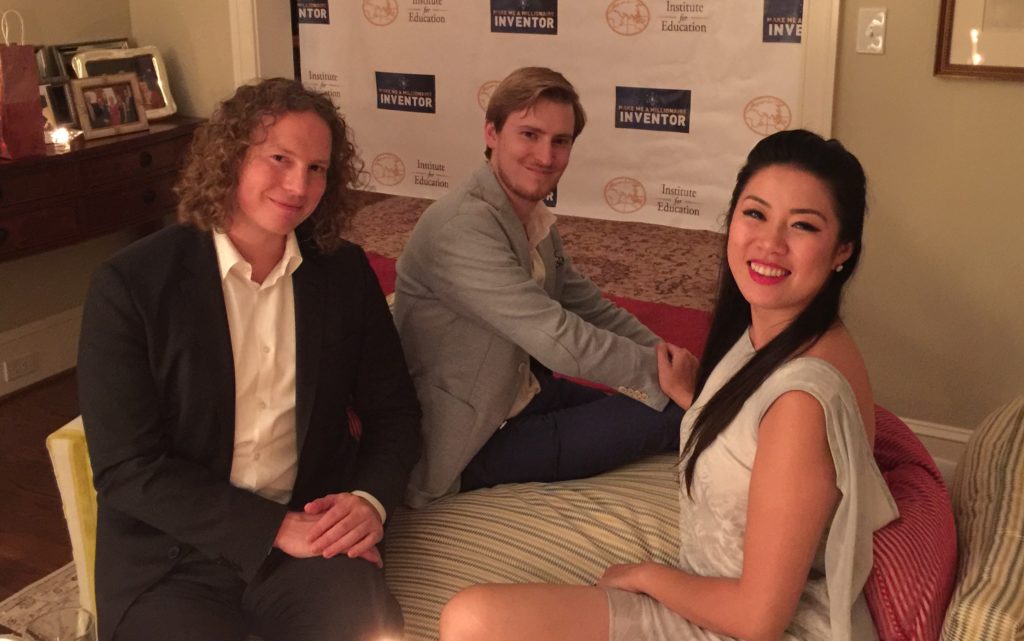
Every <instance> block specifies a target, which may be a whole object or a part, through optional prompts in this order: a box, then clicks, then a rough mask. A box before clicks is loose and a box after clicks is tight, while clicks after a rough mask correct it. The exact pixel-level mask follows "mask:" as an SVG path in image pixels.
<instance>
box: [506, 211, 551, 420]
mask: <svg viewBox="0 0 1024 641" xmlns="http://www.w3.org/2000/svg"><path fill="white" fill-rule="evenodd" d="M554 224H555V212H553V211H551V210H550V209H548V207H547V205H545V204H544V203H543V202H539V203H537V206H536V207H534V208H533V209H532V210H530V214H529V215H528V216H527V217H526V220H524V221H523V227H524V228H525V229H526V242H528V243H529V244H530V262H531V263H532V265H531V269H530V275H531V276H532V277H533V280H534V281H535V282H536V283H537V284H538V285H540V286H541V287H543V286H544V279H545V278H547V270H545V269H544V260H543V259H542V258H541V257H540V252H539V251H537V245H540V242H541V241H542V240H544V239H545V238H547V237H548V234H550V233H551V226H552V225H554ZM520 376H521V378H520V384H519V392H518V393H516V399H515V401H513V403H512V408H511V409H510V410H509V413H508V418H513V417H516V416H519V413H520V412H522V411H523V410H524V409H526V406H527V405H529V404H530V401H532V400H533V397H534V396H536V395H537V394H538V393H539V392H540V383H539V382H537V377H536V376H534V375H533V372H532V371H530V367H529V366H528V365H521V366H520ZM502 427H505V423H502V424H501V426H500V427H499V428H498V429H501V428H502Z"/></svg>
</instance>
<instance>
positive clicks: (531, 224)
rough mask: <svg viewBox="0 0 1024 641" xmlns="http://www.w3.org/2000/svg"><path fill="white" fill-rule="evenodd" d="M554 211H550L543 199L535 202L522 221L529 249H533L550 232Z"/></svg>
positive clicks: (553, 220) (553, 222)
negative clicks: (535, 204)
mask: <svg viewBox="0 0 1024 641" xmlns="http://www.w3.org/2000/svg"><path fill="white" fill-rule="evenodd" d="M555 218H556V216H555V212H553V211H551V210H550V209H549V208H548V206H547V205H545V204H544V202H543V201H541V202H539V203H537V206H536V207H534V208H533V209H532V210H531V211H530V213H529V214H528V215H527V216H526V220H525V221H524V222H523V227H525V228H526V240H527V242H529V243H530V249H535V248H536V247H537V245H539V244H540V243H541V241H542V240H544V239H545V238H547V237H548V234H550V233H551V226H552V225H554V224H555Z"/></svg>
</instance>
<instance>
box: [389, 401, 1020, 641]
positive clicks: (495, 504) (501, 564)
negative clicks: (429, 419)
mask: <svg viewBox="0 0 1024 641" xmlns="http://www.w3.org/2000/svg"><path fill="white" fill-rule="evenodd" d="M876 425H877V434H878V438H877V440H876V447H875V456H876V460H878V462H879V467H880V468H881V469H882V472H883V475H884V476H885V478H886V482H887V483H888V484H889V486H890V489H891V490H892V493H893V496H894V498H895V499H896V502H897V505H898V506H899V507H900V511H901V514H902V515H903V516H902V518H901V519H899V520H897V521H895V522H894V523H892V524H890V525H889V526H887V527H886V528H883V529H882V530H880V531H879V532H878V533H876V535H875V563H874V566H873V570H872V574H871V576H870V577H869V579H868V585H867V586H866V587H865V596H866V597H867V600H868V606H869V608H870V609H871V612H872V615H873V616H874V618H875V621H876V623H877V625H878V628H879V632H880V638H881V639H882V641H936V640H937V639H938V636H939V631H940V629H941V627H942V621H943V615H944V613H945V609H946V604H947V603H948V601H949V597H950V593H951V592H952V590H953V578H954V576H953V575H954V572H955V569H956V568H955V564H956V542H955V534H954V525H953V516H952V512H951V509H950V505H949V497H948V495H947V493H946V490H945V486H944V485H943V484H942V478H941V475H940V474H939V472H938V470H937V469H935V466H934V463H933V462H932V460H931V457H930V456H929V455H928V453H927V451H926V450H925V449H924V446H923V445H921V443H920V441H919V440H918V439H917V438H916V437H915V436H914V434H913V433H912V432H911V431H910V429H909V428H908V427H907V426H906V425H905V424H904V423H903V422H902V421H900V420H899V419H898V418H897V417H896V416H895V415H893V414H892V413H890V412H888V411H886V410H885V409H883V408H877V409H876ZM675 463H676V459H675V456H674V455H662V456H657V457H652V458H649V459H646V460H643V461H640V462H637V463H634V464H632V465H629V466H626V467H624V468H622V469H619V470H615V471H612V472H608V473H605V474H602V475H600V476H597V477H594V478H591V479H581V480H577V481H567V482H561V483H552V484H544V483H524V484H515V485H505V486H499V487H496V488H491V489H487V490H477V491H474V492H469V493H466V494H460V495H456V496H452V497H448V498H445V499H443V500H441V501H438V502H437V503H434V504H432V505H429V506H427V507H425V508H421V509H419V510H415V511H411V510H400V511H398V513H396V514H394V515H393V516H392V517H391V520H390V521H389V524H388V530H387V534H386V541H385V543H386V552H387V559H386V564H385V572H386V576H387V581H388V585H389V586H390V587H391V589H392V591H393V592H394V594H395V596H396V597H397V598H398V601H399V602H400V603H401V604H402V608H403V611H404V612H405V620H406V634H407V638H408V640H409V641H426V640H433V639H437V634H438V632H437V624H438V617H439V615H440V611H441V608H442V607H443V606H444V604H445V603H446V602H447V601H448V599H450V598H451V597H452V596H454V595H455V593H457V592H458V591H459V590H461V589H462V588H465V587H467V586H470V585H473V584H477V583H531V582H544V583H569V584H593V583H594V581H596V579H597V578H598V577H599V576H600V575H601V574H602V572H603V571H604V570H605V568H606V567H608V566H609V565H611V564H613V563H629V562H639V561H643V560H648V559H653V560H655V561H658V562H661V563H667V564H670V565H672V564H675V562H676V558H677V555H678V549H679V543H678V537H679V535H678V492H679V484H678V480H677V473H678V472H677V468H676V465H675ZM1022 593H1024V592H1022ZM1004 639H1005V641H1010V640H1011V639H1013V641H1019V639H1017V638H1015V637H1003V638H1001V639H999V641H1003V640H1004ZM993 641H996V639H993Z"/></svg>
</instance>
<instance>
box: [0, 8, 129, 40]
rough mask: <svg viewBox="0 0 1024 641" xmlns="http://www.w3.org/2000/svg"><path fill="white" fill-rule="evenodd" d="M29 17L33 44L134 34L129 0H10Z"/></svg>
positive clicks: (28, 34) (28, 31) (27, 29)
mask: <svg viewBox="0 0 1024 641" xmlns="http://www.w3.org/2000/svg"><path fill="white" fill-rule="evenodd" d="M2 8H3V9H17V10H18V11H19V12H21V15H22V17H23V18H24V19H25V36H26V39H27V40H28V43H29V44H49V45H52V44H59V43H62V42H82V41H84V40H102V39H104V38H125V37H130V35H131V23H130V21H129V18H128V0H89V1H88V2H85V1H84V0H6V2H4V3H3V4H2Z"/></svg>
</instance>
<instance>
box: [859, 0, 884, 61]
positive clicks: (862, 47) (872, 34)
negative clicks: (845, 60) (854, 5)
mask: <svg viewBox="0 0 1024 641" xmlns="http://www.w3.org/2000/svg"><path fill="white" fill-rule="evenodd" d="M886 13H887V11H886V10H885V9H861V10H860V11H859V12H858V13H857V53H873V54H882V53H885V19H886Z"/></svg>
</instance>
